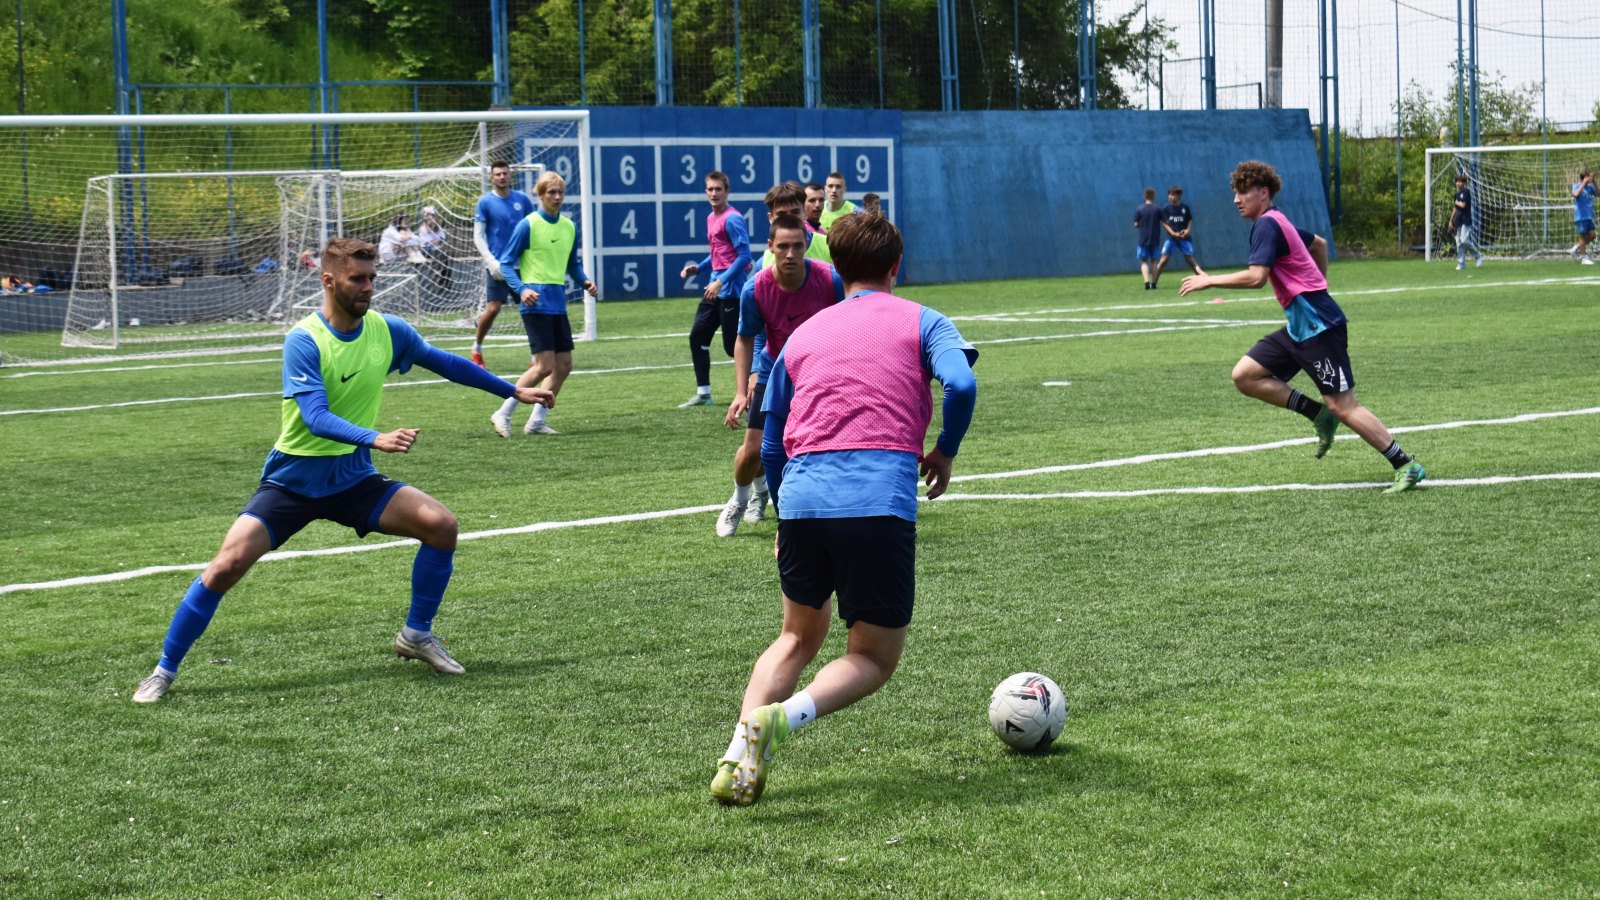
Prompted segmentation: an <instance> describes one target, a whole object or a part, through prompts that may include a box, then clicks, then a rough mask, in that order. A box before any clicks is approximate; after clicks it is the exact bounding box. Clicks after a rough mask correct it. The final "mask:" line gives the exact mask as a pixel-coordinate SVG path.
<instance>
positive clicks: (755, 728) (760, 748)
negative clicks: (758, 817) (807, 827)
mask: <svg viewBox="0 0 1600 900" xmlns="http://www.w3.org/2000/svg"><path fill="white" fill-rule="evenodd" d="M744 727H745V734H746V735H747V736H748V738H749V743H747V744H746V745H745V748H744V759H742V760H740V761H739V766H738V768H737V769H736V770H735V773H734V779H733V795H734V799H735V801H736V802H738V804H739V805H740V806H750V805H752V804H754V803H755V802H756V801H757V800H760V799H761V792H762V790H763V789H765V788H766V786H767V765H768V763H771V762H772V751H773V750H775V749H777V747H778V745H779V744H782V743H783V739H784V738H786V737H788V736H789V715H788V713H785V712H784V711H783V704H782V703H768V704H767V705H766V706H763V707H761V708H759V709H756V710H754V711H752V712H751V713H750V715H749V717H748V718H746V719H745V720H744Z"/></svg>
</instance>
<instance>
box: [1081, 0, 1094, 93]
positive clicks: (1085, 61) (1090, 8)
mask: <svg viewBox="0 0 1600 900" xmlns="http://www.w3.org/2000/svg"><path fill="white" fill-rule="evenodd" d="M1094 58H1095V47H1094V0H1078V108H1079V109H1084V110H1090V109H1094V108H1095V106H1096V104H1097V103H1098V97H1096V94H1097V93H1098V86H1097V85H1096V84H1095V75H1094V73H1095V67H1094V62H1095V59H1094Z"/></svg>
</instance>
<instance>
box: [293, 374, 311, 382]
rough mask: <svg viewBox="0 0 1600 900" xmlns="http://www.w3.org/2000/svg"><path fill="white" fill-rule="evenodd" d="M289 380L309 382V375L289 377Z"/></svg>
mask: <svg viewBox="0 0 1600 900" xmlns="http://www.w3.org/2000/svg"><path fill="white" fill-rule="evenodd" d="M289 380H290V381H299V382H307V381H310V380H311V376H310V375H290V376H289Z"/></svg>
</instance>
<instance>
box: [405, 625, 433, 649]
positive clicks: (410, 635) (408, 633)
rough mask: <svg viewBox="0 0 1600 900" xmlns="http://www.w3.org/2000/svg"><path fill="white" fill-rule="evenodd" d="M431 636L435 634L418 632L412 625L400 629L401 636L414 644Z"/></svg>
mask: <svg viewBox="0 0 1600 900" xmlns="http://www.w3.org/2000/svg"><path fill="white" fill-rule="evenodd" d="M430 634H433V632H431V631H418V630H416V629H415V628H412V627H411V626H410V625H406V626H404V627H402V628H401V629H400V636H401V637H403V638H405V639H406V640H408V641H410V642H412V643H413V644H414V643H416V642H417V641H420V640H422V639H424V638H426V637H427V636H428V635H430Z"/></svg>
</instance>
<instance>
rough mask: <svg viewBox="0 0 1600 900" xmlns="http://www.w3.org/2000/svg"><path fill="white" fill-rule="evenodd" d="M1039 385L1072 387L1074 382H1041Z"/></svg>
mask: <svg viewBox="0 0 1600 900" xmlns="http://www.w3.org/2000/svg"><path fill="white" fill-rule="evenodd" d="M1039 383H1040V384H1042V385H1044V386H1045V387H1072V382H1070V381H1041V382H1039Z"/></svg>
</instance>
